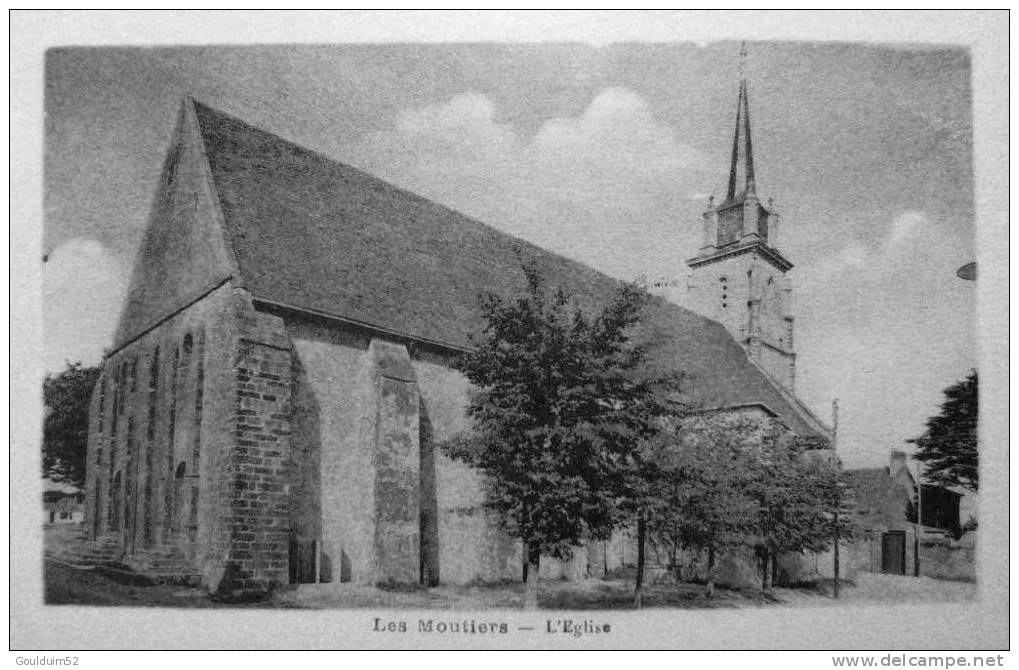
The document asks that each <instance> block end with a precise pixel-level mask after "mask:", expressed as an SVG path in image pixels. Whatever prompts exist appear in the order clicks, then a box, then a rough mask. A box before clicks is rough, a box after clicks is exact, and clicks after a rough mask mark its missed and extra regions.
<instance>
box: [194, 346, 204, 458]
mask: <svg viewBox="0 0 1019 670" xmlns="http://www.w3.org/2000/svg"><path fill="white" fill-rule="evenodd" d="M204 341H205V337H204V333H199V338H198V345H199V346H198V352H197V356H198V370H197V371H196V372H195V432H194V443H193V445H192V450H191V469H192V470H194V473H195V475H197V474H198V471H199V465H198V463H199V459H200V457H201V437H202V395H203V389H202V387H203V386H204V384H205V361H204V358H205V357H204V356H203V351H202V348H203V347H202V345H203V344H204Z"/></svg>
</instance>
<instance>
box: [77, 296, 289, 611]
mask: <svg viewBox="0 0 1019 670" xmlns="http://www.w3.org/2000/svg"><path fill="white" fill-rule="evenodd" d="M291 358H292V356H291V353H290V345H289V342H288V341H287V339H286V333H285V331H284V330H283V327H282V322H281V321H280V320H279V319H276V318H274V317H270V316H267V315H261V314H258V313H256V312H255V311H254V309H253V308H252V306H251V304H250V301H249V300H248V298H247V294H246V293H245V292H244V291H243V290H240V289H236V288H234V287H232V286H231V285H230V284H229V283H227V284H224V285H223V286H221V287H220V288H219V289H216V290H215V291H213V292H212V293H210V294H209V295H208V296H206V297H205V298H203V299H201V300H199V301H198V302H196V303H195V304H193V305H191V306H189V307H187V308H186V309H184V310H182V311H180V312H178V313H177V314H174V315H172V316H171V317H169V318H167V319H166V320H164V321H163V322H162V323H160V324H158V325H157V326H156V327H154V328H152V329H151V330H149V331H147V332H145V333H143V335H142V336H140V337H139V338H137V339H136V340H134V341H132V342H130V343H128V344H127V345H126V346H124V347H122V348H121V349H120V350H118V351H116V352H114V353H113V354H112V355H111V356H109V357H108V358H107V359H106V360H105V361H104V363H103V372H102V375H101V376H100V379H99V381H98V382H97V386H96V389H95V391H94V392H93V400H92V404H91V410H90V411H91V416H90V426H91V429H90V436H89V446H88V453H87V474H86V487H85V489H86V514H87V518H86V528H87V529H88V530H89V532H90V534H91V535H92V536H93V537H94V538H96V539H97V540H98V539H101V538H105V537H110V536H113V537H116V538H118V540H119V542H120V545H121V548H122V551H123V554H124V557H125V560H126V561H127V562H128V563H130V564H132V565H135V566H136V567H138V569H141V570H143V571H144V569H145V568H146V567H149V566H151V565H152V564H153V562H155V561H162V562H163V563H164V564H166V563H167V562H168V561H169V562H170V564H171V565H172V564H173V561H177V564H178V565H179V566H180V569H181V570H182V571H192V569H193V570H194V571H197V572H198V573H200V574H201V575H202V578H203V581H204V583H205V584H206V586H207V587H208V588H210V590H213V591H219V592H220V593H222V594H224V595H244V594H247V593H252V592H264V591H266V590H268V589H271V588H273V587H275V586H277V585H279V584H283V583H286V581H287V574H286V573H287V539H288V535H289V533H290V509H289V497H288V492H287V489H288V487H289V482H290V480H291V479H293V478H294V477H293V476H292V475H291V458H290V444H289V441H290V435H289V431H290V425H289V424H290V412H291V408H290V384H291V382H290V379H291V376H292V374H293V373H292V360H291Z"/></svg>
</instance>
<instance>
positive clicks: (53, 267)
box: [43, 237, 128, 371]
mask: <svg viewBox="0 0 1019 670" xmlns="http://www.w3.org/2000/svg"><path fill="white" fill-rule="evenodd" d="M127 277H128V271H127V264H126V263H125V262H124V261H123V260H122V259H121V258H120V257H119V256H117V255H116V254H114V253H113V252H112V251H110V250H109V249H108V248H106V247H105V246H103V245H102V244H101V243H99V242H97V241H96V240H92V239H88V238H82V237H77V238H74V239H72V240H69V241H67V242H65V243H63V244H61V245H60V246H59V247H57V248H56V249H55V250H54V251H53V252H52V253H51V254H50V255H49V258H48V260H47V262H46V264H45V265H44V266H43V328H44V331H43V332H44V338H45V342H46V347H45V358H44V364H45V367H46V370H47V371H58V370H60V369H62V368H63V366H64V363H65V361H71V362H74V361H81V362H83V363H85V364H87V365H91V364H95V363H97V362H98V361H99V360H100V358H101V357H102V353H103V348H104V347H108V346H109V345H110V342H111V339H112V337H113V330H114V328H116V325H117V318H118V317H119V316H120V309H119V307H120V305H121V304H122V302H123V299H124V294H125V292H126V288H127Z"/></svg>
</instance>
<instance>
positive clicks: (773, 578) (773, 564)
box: [771, 554, 778, 586]
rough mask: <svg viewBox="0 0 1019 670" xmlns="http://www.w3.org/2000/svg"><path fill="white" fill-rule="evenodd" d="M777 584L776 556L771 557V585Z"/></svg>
mask: <svg viewBox="0 0 1019 670" xmlns="http://www.w3.org/2000/svg"><path fill="white" fill-rule="evenodd" d="M776 584H778V554H772V555H771V585H772V586H775V585H776Z"/></svg>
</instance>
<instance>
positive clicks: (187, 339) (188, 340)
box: [184, 333, 194, 368]
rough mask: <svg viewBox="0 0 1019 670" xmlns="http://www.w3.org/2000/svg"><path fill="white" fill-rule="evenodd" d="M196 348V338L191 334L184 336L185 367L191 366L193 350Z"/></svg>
mask: <svg viewBox="0 0 1019 670" xmlns="http://www.w3.org/2000/svg"><path fill="white" fill-rule="evenodd" d="M193 348H194V338H192V337H191V333H188V334H187V335H185V336H184V367H185V368H186V367H188V366H189V365H191V350H192V349H193Z"/></svg>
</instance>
